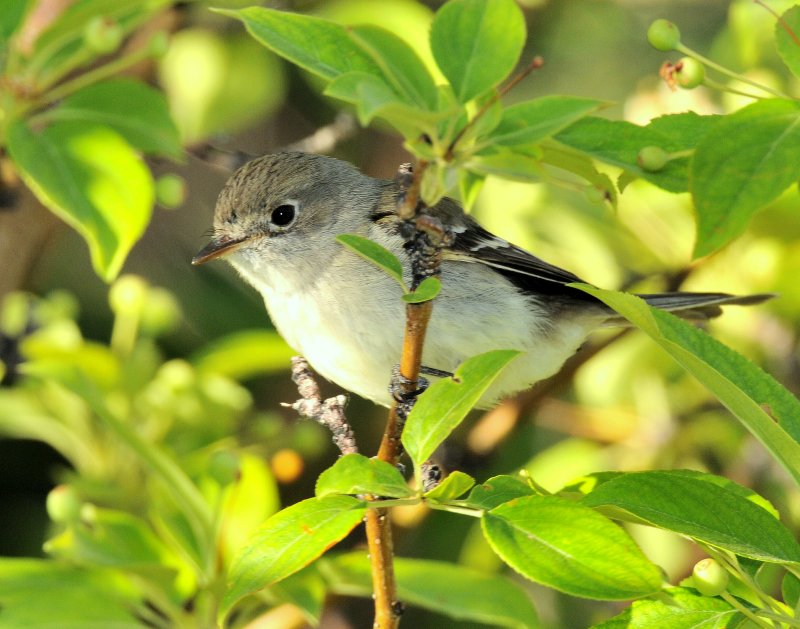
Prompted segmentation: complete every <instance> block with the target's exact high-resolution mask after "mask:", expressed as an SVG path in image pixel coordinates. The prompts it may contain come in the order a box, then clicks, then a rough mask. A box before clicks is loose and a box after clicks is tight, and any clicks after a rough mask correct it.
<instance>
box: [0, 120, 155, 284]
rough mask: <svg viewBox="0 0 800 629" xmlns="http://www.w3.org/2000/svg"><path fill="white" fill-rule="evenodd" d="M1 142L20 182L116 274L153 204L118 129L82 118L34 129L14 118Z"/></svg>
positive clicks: (141, 169) (140, 166) (106, 275)
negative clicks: (6, 140)
mask: <svg viewBox="0 0 800 629" xmlns="http://www.w3.org/2000/svg"><path fill="white" fill-rule="evenodd" d="M8 148H9V151H10V153H11V156H12V158H13V159H14V161H15V162H16V164H17V166H18V167H19V169H20V173H21V175H22V177H23V179H24V180H25V183H26V184H27V185H28V186H29V187H30V188H31V189H32V190H33V191H34V193H35V194H36V196H37V197H38V198H39V199H40V200H41V201H42V203H44V204H45V205H46V206H47V207H49V208H50V209H51V210H53V212H55V213H56V214H57V215H58V216H60V217H61V218H62V219H64V220H65V221H66V222H67V223H69V224H70V225H72V226H73V227H74V228H75V229H76V230H77V231H78V232H79V233H80V234H81V235H82V236H83V237H84V239H85V240H86V242H87V243H88V244H89V250H90V252H91V254H92V263H93V264H94V268H95V270H96V271H97V273H98V274H99V275H100V276H101V277H102V278H103V279H105V280H106V281H110V280H111V279H113V278H114V277H116V275H117V274H118V273H119V271H120V268H121V267H122V264H123V262H124V261H125V257H126V256H127V255H128V252H129V251H130V249H131V247H133V245H134V243H135V242H136V241H137V240H138V239H139V237H140V236H141V235H142V233H143V232H144V229H145V227H146V226H147V224H148V222H149V220H150V214H151V212H152V209H153V198H154V189H153V178H152V177H151V175H150V171H149V170H148V169H147V167H146V166H145V164H144V162H143V161H142V159H141V158H140V157H139V156H138V155H137V154H136V153H135V152H134V151H133V149H132V148H131V147H130V145H129V144H128V143H127V142H126V141H125V140H124V139H123V138H122V137H121V136H120V135H119V134H117V133H116V132H114V131H112V130H111V129H109V128H108V127H105V126H102V125H97V124H92V123H88V122H59V123H55V124H52V125H50V126H48V127H47V128H46V129H44V130H43V131H41V132H40V133H36V132H34V131H33V130H32V129H31V128H30V127H29V126H28V125H27V124H25V123H24V122H20V121H17V122H14V123H13V124H11V125H10V127H9V129H8Z"/></svg>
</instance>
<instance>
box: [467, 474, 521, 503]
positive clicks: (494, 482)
mask: <svg viewBox="0 0 800 629" xmlns="http://www.w3.org/2000/svg"><path fill="white" fill-rule="evenodd" d="M535 493H536V492H534V491H533V489H532V488H531V487H530V485H528V484H527V483H524V482H523V481H521V480H520V479H519V478H515V477H514V476H505V475H501V476H494V477H492V478H490V479H489V480H487V481H486V482H485V483H481V484H480V485H475V487H473V489H472V491H471V492H469V496H467V499H466V501H465V502H466V504H467V505H468V506H470V507H474V508H475V509H485V510H487V511H488V510H489V509H494V508H495V507H497V506H500V505H501V504H503V503H504V502H508V501H509V500H513V499H514V498H521V497H522V496H532V495H534V494H535Z"/></svg>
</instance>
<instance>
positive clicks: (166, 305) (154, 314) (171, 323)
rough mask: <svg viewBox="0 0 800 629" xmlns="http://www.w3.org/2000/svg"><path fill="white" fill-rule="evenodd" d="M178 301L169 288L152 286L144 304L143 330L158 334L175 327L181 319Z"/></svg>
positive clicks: (150, 333) (154, 334)
mask: <svg viewBox="0 0 800 629" xmlns="http://www.w3.org/2000/svg"><path fill="white" fill-rule="evenodd" d="M180 314H181V310H180V307H179V306H178V302H177V301H176V300H175V298H174V297H173V296H172V293H170V292H169V291H168V290H166V289H164V288H158V287H155V288H151V289H150V290H149V291H148V294H147V299H145V301H144V304H143V306H142V321H141V326H142V332H144V333H146V334H149V335H151V336H156V335H158V334H162V333H164V332H169V331H170V330H173V329H175V327H176V326H177V325H178V322H179V320H180Z"/></svg>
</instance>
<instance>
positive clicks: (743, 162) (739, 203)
mask: <svg viewBox="0 0 800 629" xmlns="http://www.w3.org/2000/svg"><path fill="white" fill-rule="evenodd" d="M798 179H800V103H799V102H797V101H789V100H779V99H771V100H762V101H758V102H755V103H753V104H752V105H748V106H747V107H744V108H742V109H740V110H739V111H737V112H734V113H732V114H730V115H728V116H725V117H724V118H723V119H722V120H721V121H720V122H719V123H718V124H717V125H716V126H715V127H714V128H713V129H712V130H711V131H710V132H709V133H708V134H707V135H706V136H705V137H704V138H703V139H702V140H701V141H700V143H699V144H698V145H697V150H696V151H695V154H694V159H693V160H692V165H691V192H692V197H693V199H694V205H695V210H696V212H697V242H696V244H695V251H694V255H695V257H699V256H704V255H707V254H709V253H712V252H713V251H715V250H717V249H719V248H720V247H722V246H723V245H726V244H727V243H728V242H730V241H731V240H733V239H734V238H736V237H737V236H738V235H740V234H741V233H742V232H743V231H744V230H745V228H746V227H747V224H748V223H749V222H750V218H751V217H752V216H753V214H754V213H755V212H756V211H757V210H759V209H761V208H762V207H764V206H765V205H767V204H768V203H770V202H771V201H774V200H775V199H777V198H778V196H779V195H780V194H781V193H782V192H783V191H784V190H785V189H786V188H788V187H789V186H790V185H791V184H792V183H794V182H796V181H797V180H798Z"/></svg>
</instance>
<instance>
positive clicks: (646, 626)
mask: <svg viewBox="0 0 800 629" xmlns="http://www.w3.org/2000/svg"><path fill="white" fill-rule="evenodd" d="M665 593H666V594H668V595H669V601H670V602H664V601H657V600H642V601H634V602H633V603H632V604H631V606H630V607H628V609H626V610H625V611H624V612H622V613H621V614H619V615H618V616H615V617H614V618H611V619H610V620H607V621H605V622H603V623H600V624H599V625H594V626H593V629H728V628H729V627H734V626H737V625H736V624H735V621H737V620H738V619H739V618H741V614H739V613H738V612H737V611H736V610H735V609H734V608H733V607H731V606H730V605H729V604H728V603H727V602H725V601H723V600H722V599H720V598H717V597H714V598H710V597H708V596H700V595H698V594H696V593H695V592H694V591H693V590H690V589H687V588H667V589H666V590H665ZM670 603H671V604H670Z"/></svg>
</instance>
